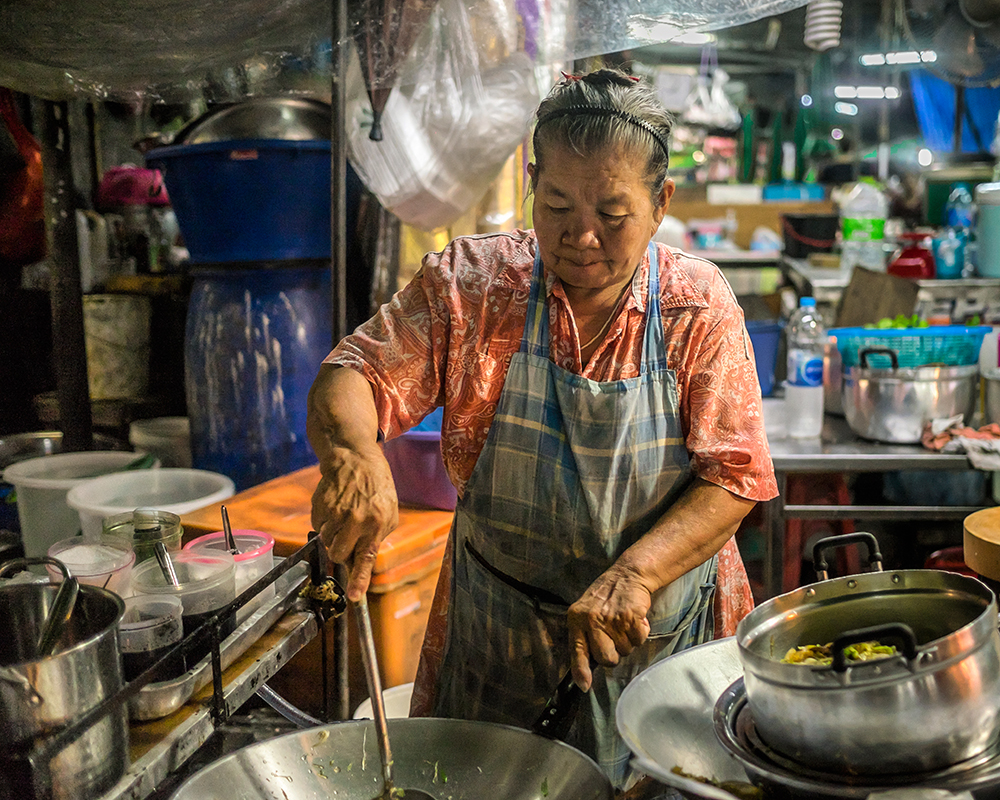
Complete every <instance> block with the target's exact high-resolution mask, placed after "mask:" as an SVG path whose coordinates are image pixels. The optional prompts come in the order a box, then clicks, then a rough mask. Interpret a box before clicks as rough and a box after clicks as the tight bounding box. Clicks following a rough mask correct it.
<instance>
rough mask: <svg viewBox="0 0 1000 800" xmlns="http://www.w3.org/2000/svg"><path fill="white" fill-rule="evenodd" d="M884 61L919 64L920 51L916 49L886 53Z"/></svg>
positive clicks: (888, 62)
mask: <svg viewBox="0 0 1000 800" xmlns="http://www.w3.org/2000/svg"><path fill="white" fill-rule="evenodd" d="M885 63H887V64H919V63H920V53H918V52H917V51H916V50H902V51H900V52H898V53H886V54H885Z"/></svg>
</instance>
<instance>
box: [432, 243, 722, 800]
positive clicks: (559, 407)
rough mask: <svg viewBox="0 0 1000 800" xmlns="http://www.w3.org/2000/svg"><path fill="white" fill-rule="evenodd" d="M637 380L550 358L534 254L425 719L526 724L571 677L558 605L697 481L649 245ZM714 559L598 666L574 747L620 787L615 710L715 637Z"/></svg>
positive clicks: (459, 525) (466, 525)
mask: <svg viewBox="0 0 1000 800" xmlns="http://www.w3.org/2000/svg"><path fill="white" fill-rule="evenodd" d="M648 257H649V259H650V269H649V299H648V302H647V305H646V331H645V339H644V342H643V356H642V365H641V368H640V374H639V376H637V377H635V378H630V379H626V380H619V381H609V382H597V381H592V380H589V379H587V378H583V377H581V376H579V375H576V374H573V373H571V372H568V371H566V370H564V369H562V368H560V367H559V366H557V365H555V364H553V363H552V361H551V360H550V357H549V325H548V311H547V308H546V304H545V298H544V294H543V288H544V280H543V277H542V269H541V261H540V257H539V256H538V255H537V254H536V256H535V266H534V275H533V278H532V286H531V294H530V300H529V303H528V314H527V318H526V320H525V327H524V334H523V337H522V340H521V348H520V351H519V352H518V353H516V354H515V355H514V357H513V358H512V360H511V364H510V369H509V371H508V373H507V379H506V382H505V383H504V388H503V392H502V394H501V397H500V401H499V405H498V408H497V412H496V416H495V419H494V422H493V425H492V426H491V428H490V431H489V434H488V436H487V440H486V444H485V446H484V448H483V451H482V454H481V455H480V457H479V460H478V461H477V462H476V467H475V469H474V470H473V473H472V476H471V477H470V479H469V482H468V484H467V486H466V490H465V494H464V496H463V498H462V500H461V501H460V502H459V504H458V508H457V509H456V512H455V522H454V527H453V530H452V535H453V537H454V540H453V554H454V562H453V565H452V567H453V568H452V586H451V600H450V604H449V610H448V628H447V639H446V644H445V652H444V656H443V660H442V665H441V672H440V675H439V676H438V683H437V695H436V698H435V704H434V710H433V714H434V716H440V717H459V718H465V719H474V720H483V721H492V722H501V723H506V724H511V725H516V726H518V727H522V728H529V727H531V725H532V723H533V722H534V721H535V719H536V718H537V717H538V715H539V714H540V713H541V711H542V709H543V707H544V705H545V701H546V700H547V698H548V697H549V695H550V694H551V693H552V691H553V690H554V689H555V687H556V685H557V684H558V683H559V681H560V679H561V678H562V676H563V675H564V674H565V672H566V670H567V669H568V668H569V657H570V653H569V633H568V627H567V624H566V610H567V608H568V606H569V604H570V603H572V602H573V601H575V600H576V599H577V598H578V597H580V596H581V595H582V594H583V592H584V591H585V590H586V589H587V587H588V586H590V584H591V583H592V582H593V581H594V580H595V579H596V578H597V577H598V576H599V575H600V574H601V573H603V572H604V571H605V570H607V569H608V568H609V567H610V566H611V565H612V564H613V563H614V562H615V560H616V559H617V558H618V557H619V556H620V555H621V554H622V553H623V552H624V551H625V550H626V549H627V548H628V547H629V546H630V545H632V544H633V543H634V542H635V541H637V540H638V539H639V538H640V537H641V536H642V535H643V534H644V533H645V532H647V531H648V530H649V528H650V527H651V526H652V524H653V523H654V522H655V521H656V520H657V519H658V518H659V517H660V516H661V515H662V514H663V512H664V510H665V509H666V508H668V507H669V506H670V505H671V504H672V503H673V502H674V500H675V499H676V498H677V497H678V496H679V495H680V494H681V492H683V491H684V489H685V488H686V486H687V485H688V484H689V482H690V480H691V470H690V464H689V458H688V453H687V450H686V448H685V446H684V439H683V435H682V431H681V423H680V416H679V413H678V398H677V383H676V377H675V375H674V372H673V371H672V370H670V369H668V368H667V366H666V348H665V344H664V333H663V321H662V319H661V316H660V302H659V291H660V290H659V270H658V269H657V263H658V262H657V253H656V250H655V246H654V245H653V244H650V247H649V256H648ZM716 572H717V558H715V557H713V558H712V559H709V560H708V561H706V562H705V563H704V564H702V565H700V566H698V567H696V568H695V569H693V570H691V571H690V572H688V573H687V574H685V575H683V576H682V577H681V578H679V579H678V580H676V581H674V582H673V583H671V584H670V585H668V586H666V587H664V588H663V589H661V590H660V591H659V592H657V593H656V594H655V595H654V597H653V603H652V606H651V608H650V610H649V614H648V620H649V623H650V637H649V639H648V640H647V642H646V643H645V644H643V646H641V647H639V648H636V650H634V651H633V652H632V653H631V654H630V655H629V656H628V657H626V658H623V659H622V660H621V662H620V663H619V664H618V666H617V667H615V668H613V669H604V668H598V669H597V670H595V672H594V683H593V687H592V689H591V691H590V692H588V694H587V698H586V699H585V700H584V702H583V703H582V704H581V706H580V709H579V711H578V713H577V717H576V720H575V721H574V724H573V728H572V729H571V731H570V734H569V736H568V738H567V743H569V744H571V745H573V746H575V747H577V748H578V749H580V750H582V751H583V752H585V753H587V754H588V755H590V756H591V757H592V758H594V759H595V760H596V761H597V762H598V763H599V764H600V766H601V768H602V769H603V770H604V771H605V773H606V774H607V775H608V777H609V779H610V780H611V781H612V782H614V783H615V785H616V786H618V787H622V786H624V785H626V784H627V783H629V782H630V778H631V777H632V776H630V774H629V767H628V761H629V758H630V754H629V751H628V749H627V747H626V746H625V744H624V742H622V740H621V738H620V737H619V736H618V734H617V730H616V727H615V704H616V702H617V700H618V697H619V695H620V694H621V691H622V690H623V689H624V688H625V686H626V685H627V684H628V682H629V680H631V679H632V678H633V677H634V676H635V675H637V674H638V673H639V672H641V671H642V670H643V669H645V668H646V667H648V666H650V665H651V664H652V663H654V662H655V661H657V660H659V659H660V658H664V657H666V656H667V655H669V654H670V653H673V652H675V651H677V650H680V649H683V648H686V647H690V646H693V645H695V644H699V643H701V642H704V641H708V640H710V639H711V638H712V634H713V616H712V598H713V593H714V590H715V580H716Z"/></svg>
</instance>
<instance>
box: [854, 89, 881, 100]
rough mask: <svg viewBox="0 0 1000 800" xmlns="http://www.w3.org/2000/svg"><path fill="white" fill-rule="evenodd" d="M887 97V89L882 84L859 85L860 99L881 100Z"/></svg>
mask: <svg viewBox="0 0 1000 800" xmlns="http://www.w3.org/2000/svg"><path fill="white" fill-rule="evenodd" d="M883 97H885V89H883V88H882V87H881V86H859V87H858V93H857V98H858V100H881V99H882V98H883Z"/></svg>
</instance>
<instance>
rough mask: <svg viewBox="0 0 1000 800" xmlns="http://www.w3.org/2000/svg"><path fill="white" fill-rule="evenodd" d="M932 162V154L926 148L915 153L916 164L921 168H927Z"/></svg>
mask: <svg viewBox="0 0 1000 800" xmlns="http://www.w3.org/2000/svg"><path fill="white" fill-rule="evenodd" d="M932 161H934V154H933V153H932V152H931V151H930V150H928V149H927V148H926V147H921V148H920V149H919V150H918V151H917V163H918V164H919V165H920V166H922V167H929V166H930V165H931V162H932Z"/></svg>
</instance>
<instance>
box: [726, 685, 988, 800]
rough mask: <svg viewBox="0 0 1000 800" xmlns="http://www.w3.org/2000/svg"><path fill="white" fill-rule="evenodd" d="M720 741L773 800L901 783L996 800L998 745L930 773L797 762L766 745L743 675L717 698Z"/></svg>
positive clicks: (853, 793) (861, 794)
mask: <svg viewBox="0 0 1000 800" xmlns="http://www.w3.org/2000/svg"><path fill="white" fill-rule="evenodd" d="M714 722H715V733H716V736H717V737H718V740H719V742H720V743H721V744H722V746H723V748H725V749H726V750H727V751H729V753H730V754H731V755H732V756H734V757H735V758H736V760H737V761H738V762H739V763H740V764H741V765H742V766H743V768H744V769H745V770H746V772H747V775H748V776H749V778H750V780H751V781H752V782H753V783H756V784H758V785H759V786H761V787H762V788H763V789H764V790H765V792H766V793H767V795H768V797H775V798H795V799H796V800H797V798H806V797H812V798H860V799H862V800H863V798H867V797H868V795H869V794H871V793H872V792H877V791H887V790H889V789H898V788H901V787H920V788H933V789H945V790H947V791H950V792H963V791H969V792H972V793H973V794H974V796H975V797H976V798H977V800H998V799H1000V748H998V746H997V745H996V744H995V745H994V746H993V747H991V748H990V749H989V750H988V751H987V752H985V753H982V754H980V755H979V756H976V757H975V758H971V759H969V760H967V761H963V762H961V763H959V764H954V765H952V766H949V767H946V768H944V769H940V770H934V771H931V772H921V773H911V774H896V775H891V774H890V775H861V776H857V775H846V774H842V773H836V772H826V771H821V770H817V769H813V768H810V767H808V766H806V765H804V764H800V763H799V762H797V761H794V760H793V759H791V758H788V757H787V756H784V755H782V754H781V753H778V752H777V751H775V750H774V749H772V748H771V747H769V746H768V745H767V744H766V743H765V742H764V741H763V740H762V739H761V738H760V735H759V734H758V733H757V729H756V727H755V725H754V722H753V714H752V712H751V710H750V706H749V705H748V703H747V696H746V687H745V686H744V683H743V678H739V679H738V680H736V681H735V682H734V683H733V684H732V685H730V687H729V688H728V689H726V690H725V691H724V692H723V693H722V695H721V696H720V697H719V699H718V701H717V702H716V704H715V712H714Z"/></svg>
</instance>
